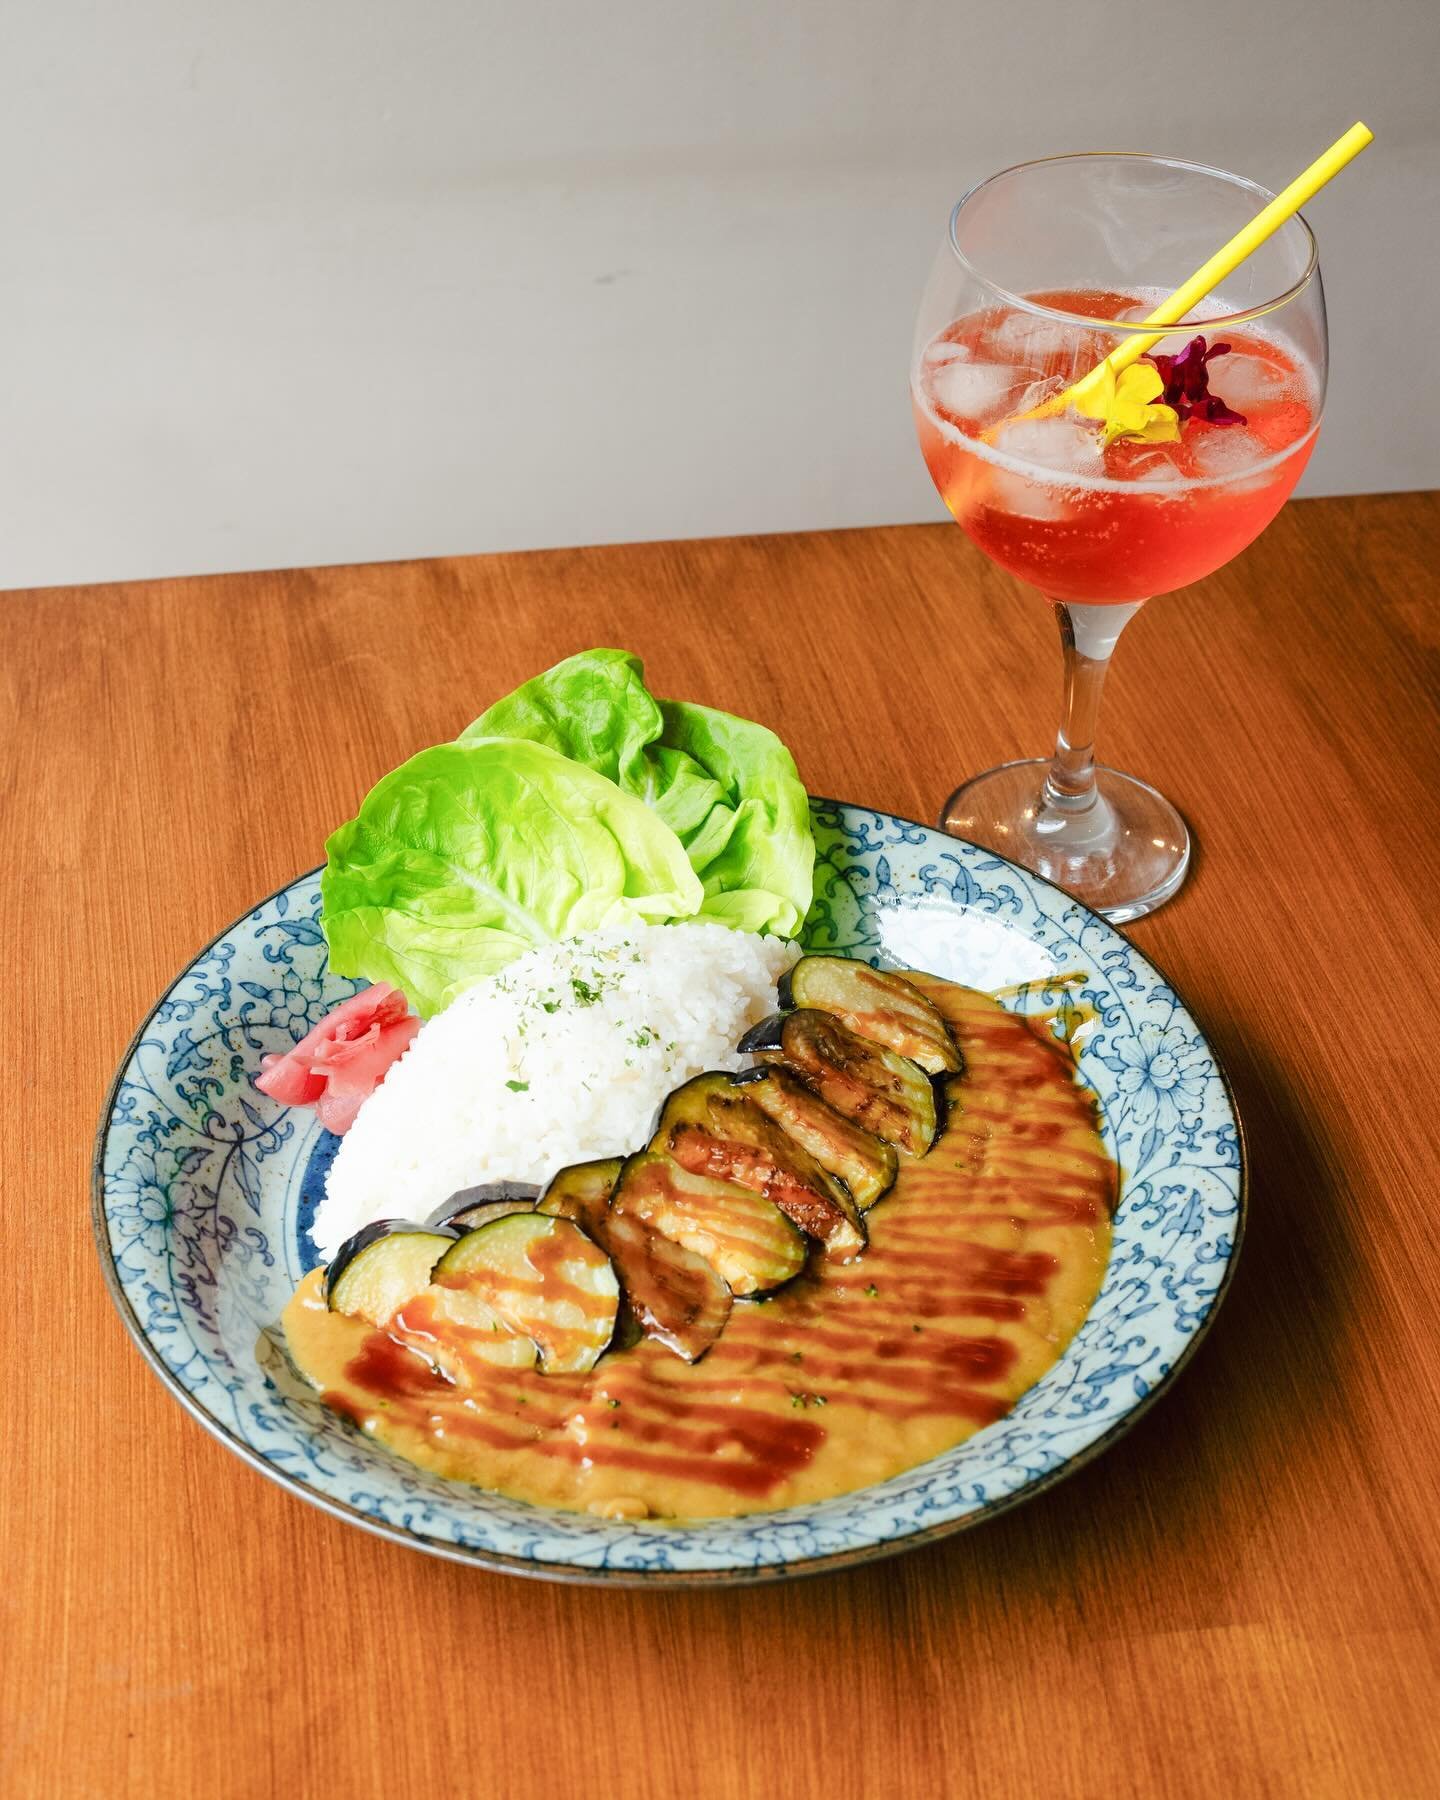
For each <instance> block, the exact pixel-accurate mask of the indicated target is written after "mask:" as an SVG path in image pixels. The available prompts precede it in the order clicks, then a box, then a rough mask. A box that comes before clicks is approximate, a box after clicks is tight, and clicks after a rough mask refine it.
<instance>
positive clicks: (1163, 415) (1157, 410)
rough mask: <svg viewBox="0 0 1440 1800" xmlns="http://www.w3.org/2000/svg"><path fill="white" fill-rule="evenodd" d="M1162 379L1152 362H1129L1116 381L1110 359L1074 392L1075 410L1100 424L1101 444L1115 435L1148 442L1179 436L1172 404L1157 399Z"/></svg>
mask: <svg viewBox="0 0 1440 1800" xmlns="http://www.w3.org/2000/svg"><path fill="white" fill-rule="evenodd" d="M1164 392H1165V383H1164V382H1163V381H1162V380H1161V379H1160V371H1159V370H1158V369H1157V368H1156V367H1155V365H1154V364H1153V363H1132V364H1131V365H1130V367H1129V368H1128V369H1125V370H1123V371H1122V372H1121V374H1120V378H1119V380H1118V381H1117V380H1116V378H1115V373H1114V371H1113V370H1112V369H1111V367H1110V365H1109V363H1101V365H1100V366H1099V368H1098V369H1096V370H1095V373H1094V374H1093V375H1092V376H1091V377H1090V378H1089V379H1088V380H1087V381H1086V382H1085V383H1084V384H1083V386H1082V387H1081V388H1079V389H1077V391H1076V392H1075V394H1074V396H1073V404H1074V406H1075V410H1076V411H1077V412H1079V413H1082V414H1083V415H1084V416H1085V417H1086V418H1087V419H1098V420H1099V421H1100V422H1101V425H1102V426H1103V430H1102V432H1101V434H1100V441H1101V443H1102V445H1109V444H1113V443H1114V442H1115V440H1116V438H1120V437H1128V438H1139V439H1140V440H1141V441H1142V442H1143V443H1147V444H1167V443H1172V442H1174V441H1175V440H1176V439H1177V438H1178V437H1179V436H1180V420H1179V416H1178V414H1177V413H1176V411H1175V409H1174V407H1173V406H1166V405H1165V404H1164V402H1163V401H1161V400H1160V395H1161V394H1163V393H1164Z"/></svg>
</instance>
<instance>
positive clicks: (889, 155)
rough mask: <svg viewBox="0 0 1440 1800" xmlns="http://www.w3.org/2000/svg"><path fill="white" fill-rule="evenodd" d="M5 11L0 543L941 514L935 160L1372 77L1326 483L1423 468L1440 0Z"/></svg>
mask: <svg viewBox="0 0 1440 1800" xmlns="http://www.w3.org/2000/svg"><path fill="white" fill-rule="evenodd" d="M0 27H3V29H0V295H3V315H0V317H3V326H0V586H18V585H24V584H42V583H51V582H72V581H92V580H100V579H118V578H124V577H132V576H149V575H157V574H165V573H180V572H200V571H206V570H216V569H236V568H254V567H266V566H278V565H288V564H298V563H316V562H337V561H352V560H365V559H370V558H387V557H402V556H413V555H425V554H434V553H441V552H461V551H477V550H492V549H501V548H511V547H534V546H540V545H548V544H570V543H584V542H595V541H607V540H624V539H633V538H652V537H670V536H684V535H692V534H702V533H724V532H738V531H770V530H784V529H791V528H811V527H822V526H830V525H850V524H867V523H875V522H880V521H893V520H907V519H925V518H934V517H938V516H940V508H939V503H938V501H937V500H936V498H935V496H934V493H933V491H932V490H931V488H930V485H929V482H928V480H927V478H926V476H925V472H924V469H923V466H922V465H921V463H920V460H919V457H918V455H917V453H916V450H915V447H914V443H913V438H912V430H911V423H910V416H909V408H908V404H907V399H906V392H905V378H906V363H907V357H908V351H909V340H910V332H911V325H912V318H913V313H914V308H915V305H916V301H917V299H918V296H919V290H920V286H921V283H922V281H923V279H924V277H925V274H926V271H927V269H928V266H929V262H930V258H931V255H932V253H933V251H934V248H935V245H936V243H937V242H938V240H939V233H940V229H941V225H942V223H943V220H944V218H945V215H946V212H947V209H948V206H949V203H950V202H951V201H952V199H953V198H954V197H955V196H956V195H957V193H958V192H959V191H961V190H962V189H963V188H964V187H965V186H966V185H967V184H968V183H970V182H971V181H972V180H974V179H977V178H978V177H980V176H981V175H984V174H987V173H989V172H990V171H991V170H992V169H995V168H999V167H1001V166H1002V165H1004V164H1006V163H1008V162H1012V161H1016V160H1019V159H1021V158H1024V157H1027V156H1035V155H1041V154H1046V153H1049V152H1054V151H1061V150H1067V149H1077V148H1140V149H1165V150H1169V151H1173V152H1175V153H1177V154H1180V155H1190V156H1194V157H1197V158H1200V159H1203V160H1206V161H1213V162H1218V163H1220V164H1222V165H1225V166H1227V167H1231V168H1235V169H1239V170H1242V171H1244V172H1246V173H1248V174H1251V175H1253V176H1254V177H1256V178H1257V179H1259V180H1261V181H1263V182H1266V183H1268V184H1269V185H1272V186H1277V185H1279V184H1280V183H1282V182H1283V181H1285V180H1288V179H1289V177H1290V176H1291V175H1292V174H1294V173H1295V172H1297V171H1298V169H1299V168H1300V167H1301V166H1303V164H1304V163H1306V162H1307V161H1309V159H1310V158H1311V156H1312V155H1314V154H1315V153H1316V152H1317V151H1318V150H1319V149H1320V148H1322V147H1323V145H1324V144H1325V143H1327V142H1328V141H1329V140H1330V138H1331V137H1333V136H1335V135H1336V134H1337V133H1338V132H1339V131H1340V130H1342V129H1343V128H1344V127H1345V126H1347V125H1348V124H1350V122H1351V121H1352V120H1353V119H1354V118H1356V117H1364V118H1365V119H1366V120H1367V121H1368V123H1369V124H1370V125H1371V127H1372V128H1373V129H1374V130H1375V132H1376V133H1377V138H1378V141H1377V143H1376V145H1375V146H1374V147H1373V148H1372V149H1371V150H1369V151H1368V152H1367V153H1366V154H1365V156H1364V157H1362V158H1361V160H1360V161H1359V162H1358V163H1357V164H1356V165H1354V167H1352V169H1351V170H1350V171H1348V172H1347V173H1346V174H1345V175H1344V176H1343V177H1342V178H1341V180H1340V181H1338V182H1337V183H1336V184H1335V185H1334V187H1333V188H1332V189H1331V190H1330V191H1329V192H1327V193H1326V194H1325V195H1324V196H1322V197H1321V198H1320V199H1319V200H1317V201H1316V202H1315V203H1314V205H1313V206H1312V208H1311V209H1310V214H1309V216H1310V218H1311V220H1312V223H1313V224H1314V226H1315V227H1316V230H1317V232H1318V234H1319V236H1320V240H1321V249H1322V257H1323V264H1324V269H1325V275H1326V281H1327V287H1328V292H1329V298H1330V305H1331V323H1332V332H1333V361H1334V376H1333V384H1332V389H1331V403H1330V411H1329V415H1328V419H1327V424H1326V429H1325V432H1324V434H1323V435H1322V439H1321V444H1320V448H1319V450H1318V452H1317V454H1316V456H1315V459H1314V462H1313V464H1312V467H1311V471H1310V474H1309V476H1308V478H1307V483H1306V491H1309V492H1311V493H1326V492H1336V491H1357V490H1375V489H1385V488H1404V487H1417V486H1431V485H1440V427H1437V423H1436V419H1437V408H1440V387H1437V384H1436V379H1435V374H1434V370H1435V366H1436V361H1437V349H1436V342H1437V332H1440V256H1437V237H1440V219H1437V214H1436V207H1435V201H1434V196H1435V195H1436V194H1437V192H1440V109H1437V105H1436V100H1435V92H1436V77H1437V72H1440V7H1437V6H1436V5H1435V4H1434V3H1433V0H1374V3H1372V4H1371V5H1368V6H1359V5H1356V4H1355V3H1354V0H1313V3H1311V4H1306V3H1305V0H1264V3H1263V4H1261V3H1260V0H1207V4H1205V5H1203V6H1201V5H1197V4H1196V3H1195V0H1187V3H1186V4H1183V5H1182V4H1173V3H1172V0H1152V3H1151V4H1149V5H1145V6H1135V5H1133V4H1130V3H1129V0H1125V3H1123V4H1122V0H1103V3H1101V4H1092V5H1089V6H1086V5H1084V4H1077V3H1076V0H989V3H988V4H976V3H975V0H891V3H889V4H884V5H866V4H865V3H864V0H801V3H799V4H789V5H784V4H776V5H766V4H763V3H762V0H688V4H687V0H608V3H607V4H604V5H597V4H594V3H593V0H551V3H550V4H533V3H532V4H525V3H524V0H431V3H430V4H413V3H412V4H403V3H401V0H394V3H392V4H384V3H382V0H246V3H245V4H243V5H242V4H240V3H239V0H233V3H232V4H230V5H219V4H215V0H208V3H206V0H200V3H199V4H188V5H182V4H180V0H129V3H128V4H125V3H121V4H116V3H113V0H112V3H111V4H109V5H100V4H93V3H92V4H88V5H87V4H80V3H78V0H0ZM1422 402H1423V404H1422Z"/></svg>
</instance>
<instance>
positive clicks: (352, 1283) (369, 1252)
mask: <svg viewBox="0 0 1440 1800" xmlns="http://www.w3.org/2000/svg"><path fill="white" fill-rule="evenodd" d="M458 1236H459V1233H458V1232H456V1231H453V1230H449V1229H440V1230H436V1229H434V1228H433V1227H430V1226H425V1225H415V1224H412V1223H411V1222H410V1221H409V1220H408V1219H377V1220H376V1221H375V1223H374V1224H373V1225H366V1226H365V1227H363V1229H361V1230H360V1231H357V1232H356V1233H355V1235H354V1236H353V1237H349V1238H346V1240H345V1242H344V1243H343V1244H342V1245H341V1246H340V1248H339V1249H338V1250H337V1251H336V1253H335V1256H334V1259H333V1260H332V1262H331V1264H330V1266H329V1268H328V1269H326V1271H325V1290H324V1291H325V1304H326V1305H327V1306H328V1307H329V1308H330V1310H331V1312H339V1313H347V1314H348V1315H349V1316H350V1317H351V1318H352V1319H366V1320H368V1321H369V1323H370V1324H372V1325H385V1324H388V1323H389V1321H390V1320H391V1319H392V1318H393V1317H394V1316H395V1314H396V1313H397V1312H399V1310H400V1308H401V1307H402V1306H404V1305H405V1303H406V1301H408V1300H413V1299H414V1298H415V1296H416V1295H417V1294H421V1293H423V1292H424V1291H425V1289H426V1288H427V1287H429V1285H430V1274H431V1271H432V1270H433V1269H434V1267H435V1264H436V1263H437V1262H438V1261H439V1260H440V1258H441V1257H442V1256H443V1255H444V1254H445V1252H446V1251H447V1250H448V1249H449V1248H450V1246H451V1245H452V1244H453V1243H454V1242H455V1240H456V1238H457V1237H458Z"/></svg>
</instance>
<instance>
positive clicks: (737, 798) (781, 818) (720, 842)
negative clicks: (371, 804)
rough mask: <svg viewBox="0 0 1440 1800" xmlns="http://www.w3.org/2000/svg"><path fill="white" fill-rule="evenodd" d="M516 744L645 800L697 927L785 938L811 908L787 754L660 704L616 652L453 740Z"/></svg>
mask: <svg viewBox="0 0 1440 1800" xmlns="http://www.w3.org/2000/svg"><path fill="white" fill-rule="evenodd" d="M493 736H504V737H516V738H525V739H528V740H530V741H532V742H535V743H542V744H546V745H548V746H549V747H550V748H552V749H554V750H557V751H559V752H560V753H561V754H562V755H563V756H567V757H570V758H572V759H573V760H575V761H577V762H582V763H585V764H587V765H588V766H589V767H591V768H593V769H595V770H597V771H598V772H599V773H601V774H603V775H605V776H606V777H607V778H608V779H609V780H611V781H613V782H615V783H616V784H617V785H618V786H619V787H621V788H623V789H624V790H625V791H626V792H627V793H629V794H633V795H634V796H635V797H636V798H637V799H640V800H643V801H644V802H645V803H646V805H647V806H650V807H652V808H653V809H654V811H655V812H656V813H657V814H658V815H659V817H660V818H661V819H663V820H664V822H665V823H666V824H667V825H668V826H669V827H670V829H671V830H672V831H673V832H674V833H675V835H676V836H677V837H678V838H679V839H680V842H681V843H682V844H683V845H684V847H685V853H686V855H687V857H688V858H689V861H690V864H691V867H692V868H693V869H694V871H695V873H696V874H697V875H698V876H699V877H700V880H701V882H702V884H703V888H704V898H703V900H702V903H701V905H700V908H699V913H698V916H699V917H701V918H707V919H715V920H718V921H720V922H722V923H724V924H727V925H731V926H734V927H735V928H736V929H738V930H743V931H771V932H777V933H780V934H783V935H785V936H793V935H794V933H795V932H797V931H798V930H799V929H800V925H801V922H802V921H803V919H804V917H805V914H806V912H807V911H808V910H809V906H810V896H811V887H812V882H813V878H814V866H815V845H814V840H813V839H812V837H811V834H810V813H809V805H808V802H807V799H806V795H805V789H804V787H803V786H802V785H801V782H800V777H799V775H798V773H797V772H796V768H795V761H794V758H793V757H792V756H791V754H790V752H789V751H788V750H787V749H786V748H785V746H784V744H782V743H781V741H780V739H779V738H778V737H776V735H775V733H774V732H773V731H768V730H767V729H766V728H765V727H764V726H763V725H756V724H754V723H753V722H752V721H751V720H749V719H737V718H735V717H733V716H732V715H731V714H729V713H723V712H716V711H714V710H713V709H712V708H710V707H707V706H693V705H689V704H686V703H684V702H680V701H669V700H660V701H657V700H656V699H655V698H654V697H653V696H652V695H651V693H650V691H649V690H648V688H647V687H646V686H645V671H644V667H643V665H642V664H641V662H640V659H639V658H638V657H636V656H632V655H631V654H630V653H629V652H628V651H625V650H589V651H586V652H584V653H583V654H582V655H579V656H572V657H569V658H567V659H566V661H564V662H562V663H557V664H556V666H555V667H554V668H553V669H548V670H546V672H545V673H544V674H543V675H537V676H536V677H535V679H534V680H533V681H527V682H526V683H525V684H524V686H523V687H520V688H517V689H516V691H515V692H514V693H513V694H511V695H509V696H508V697H507V698H506V699H504V700H500V701H497V702H496V704H495V705H494V706H492V707H490V708H489V710H488V711H486V712H484V713H482V714H481V716H480V717H479V718H478V719H477V720H476V721H475V723H474V724H473V725H471V726H470V727H469V729H468V730H466V731H465V732H463V733H462V734H461V739H460V741H461V742H462V743H464V742H467V741H469V740H471V739H472V738H482V737H493Z"/></svg>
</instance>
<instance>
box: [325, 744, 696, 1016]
mask: <svg viewBox="0 0 1440 1800" xmlns="http://www.w3.org/2000/svg"><path fill="white" fill-rule="evenodd" d="M325 855H326V866H325V872H324V874H323V876H322V877H321V884H320V891H321V903H322V923H323V925H324V930H325V936H326V939H327V941H328V943H329V945H330V962H331V966H332V967H333V968H334V969H335V970H336V971H337V972H338V973H339V974H341V975H362V976H365V977H367V978H368V979H369V980H371V981H389V982H393V983H394V984H395V986H397V987H399V988H403V989H404V991H405V993H406V994H407V995H408V996H409V997H410V1000H411V1001H412V1003H413V1004H414V1005H415V1007H416V1009H417V1011H419V1012H420V1013H421V1014H422V1015H423V1016H428V1015H429V1014H431V1013H434V1012H438V1011H439V1010H440V1009H441V1008H442V1007H444V1006H446V1005H448V1004H449V1002H450V1001H451V1000H453V999H454V998H455V996H456V995H457V994H459V993H461V992H463V990H464V989H465V988H467V987H471V986H473V985H474V983H475V982H477V981H479V980H480V979H481V978H482V977H483V976H486V975H492V974H494V973H495V972H496V971H497V970H498V969H501V968H503V967H504V966H505V964H506V963H508V962H512V961H513V960H514V959H515V958H516V957H517V956H519V955H520V954H521V953H522V952H523V951H525V950H528V949H530V948H531V947H532V946H534V945H535V944H539V943H544V942H546V941H547V940H549V939H552V938H559V937H569V936H572V935H574V934H575V933H577V932H582V931H595V930H598V929H600V928H601V927H602V926H606V925H628V924H657V923H661V922H663V921H665V920H667V919H677V918H682V919H683V918H690V917H692V916H693V915H694V914H695V913H696V912H697V911H698V909H699V907H700V904H701V900H702V898H703V894H702V890H701V885H700V880H699V878H698V876H697V875H696V874H695V872H694V870H693V869H692V868H691V866H690V862H689V859H688V858H687V857H686V855H685V851H684V848H683V846H682V845H681V843H680V841H679V839H678V838H677V837H676V836H675V834H674V832H673V831H671V830H670V828H669V826H667V825H666V824H665V823H664V821H663V820H662V819H660V818H659V817H658V816H657V814H656V813H654V812H653V811H652V810H651V809H650V808H649V807H648V806H646V805H645V803H644V802H643V801H642V800H638V799H636V798H635V797H634V796H633V795H631V794H628V793H626V792H625V791H624V790H623V789H622V788H620V787H619V786H617V785H616V784H615V783H614V782H612V781H610V780H608V779H607V778H606V777H605V776H604V775H602V774H599V773H598V772H597V771H596V770H594V769H592V768H590V767H588V766H587V765H586V764H584V763H581V762H576V761H574V760H572V759H570V758H568V757H565V756H562V755H561V754H560V753H559V752H558V751H556V750H553V749H551V748H549V747H548V746H546V745H544V744H541V743H531V742H527V741H525V740H524V739H519V738H515V739H495V738H479V739H473V740H468V741H467V742H465V743H461V744H442V745H440V746H438V747H437V748H436V749H433V750H422V751H421V752H420V754H419V755H418V756H413V757H411V759H410V761H409V762H407V763H404V764H402V766H401V767H400V768H398V769H396V770H395V771H394V773H393V774H390V775H387V776H386V777H385V778H384V780H382V781H381V782H379V783H378V784H377V785H376V786H375V787H374V788H372V789H371V791H370V793H369V794H368V795H367V796H366V798H365V800H364V803H363V804H362V805H361V808H360V812H359V815H358V816H357V817H356V818H354V819H351V820H350V821H349V822H348V823H347V824H345V825H342V826H341V827H340V829H339V830H338V831H337V832H335V833H334V835H333V836H332V837H331V838H330V839H329V841H328V842H327V843H326V846H325Z"/></svg>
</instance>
